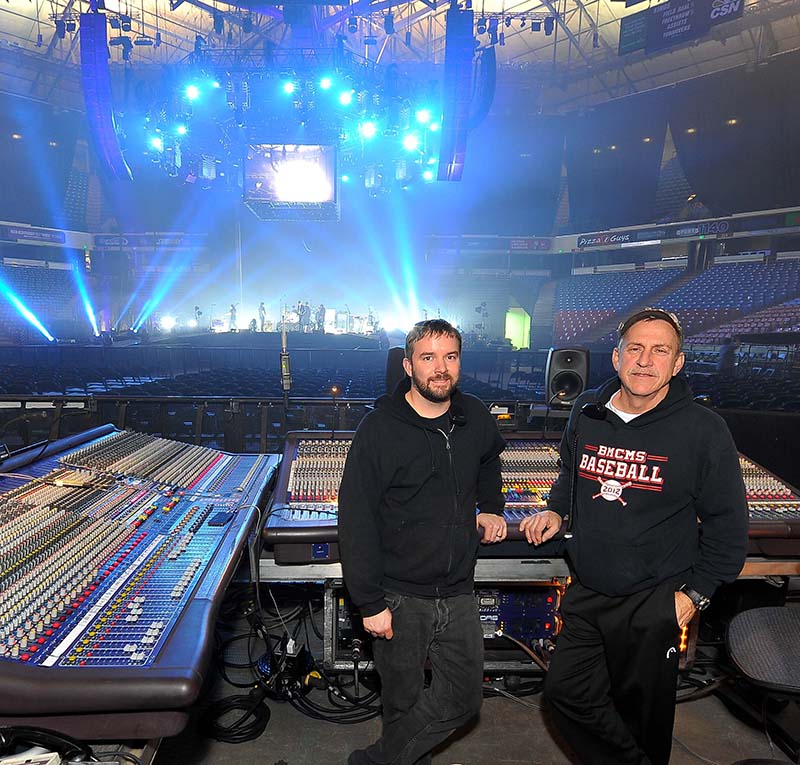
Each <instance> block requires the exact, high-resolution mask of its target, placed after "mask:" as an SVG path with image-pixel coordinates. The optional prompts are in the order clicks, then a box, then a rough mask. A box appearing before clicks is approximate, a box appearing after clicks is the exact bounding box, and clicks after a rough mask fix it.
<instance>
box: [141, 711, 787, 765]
mask: <svg viewBox="0 0 800 765" xmlns="http://www.w3.org/2000/svg"><path fill="white" fill-rule="evenodd" d="M538 702H539V697H538V696H534V697H528V698H526V699H524V704H523V703H521V702H519V701H511V700H508V699H505V698H491V699H487V700H486V702H485V703H484V706H483V711H482V714H481V718H480V721H479V722H478V723H477V724H476V725H475V726H474V727H472V728H471V729H470V730H468V731H465V732H464V733H463V734H462V735H460V736H459V737H457V738H455V739H454V740H453V741H452V742H451V743H450V745H449V746H447V747H446V748H445V749H443V750H442V751H440V752H438V753H436V754H435V755H434V758H433V762H434V765H454V764H455V763H458V764H459V765H485V764H488V763H493V764H494V765H523V764H524V765H568V764H569V762H570V760H569V759H568V758H567V757H566V755H565V754H564V753H563V752H562V751H561V750H560V749H559V748H558V746H557V745H556V743H555V742H554V740H553V738H552V736H551V735H550V733H548V730H547V728H546V726H545V723H544V721H543V718H542V712H541V709H540V707H539V703H538ZM269 706H270V710H271V719H270V721H269V724H268V725H267V728H266V730H265V731H264V733H263V734H262V735H261V737H260V738H258V739H256V740H254V741H249V742H247V743H243V744H226V743H220V742H217V741H212V740H211V739H208V738H205V737H204V736H203V735H202V731H200V730H198V728H197V726H196V723H195V724H194V725H193V726H190V728H188V729H187V730H185V731H184V732H183V733H182V734H181V735H180V736H177V737H175V738H172V739H167V740H165V741H163V742H162V743H161V746H160V748H159V752H158V755H157V757H156V760H155V762H156V763H157V765H234V764H236V765H242V763H260V764H263V765H341V764H342V763H345V762H346V761H347V755H348V753H349V752H350V751H351V750H352V749H354V748H358V747H364V746H366V745H368V744H369V743H370V742H371V741H373V740H374V739H375V738H376V737H377V736H378V734H379V730H380V723H379V721H378V720H371V721H369V722H366V723H360V724H358V725H352V726H339V725H333V724H331V723H326V722H321V721H318V720H312V719H309V718H307V717H305V716H303V715H301V714H300V713H299V712H297V711H296V710H294V709H293V708H292V707H290V706H289V705H288V704H277V703H274V702H270V705H269ZM751 758H774V759H776V760H778V761H780V762H789V761H790V760H789V759H788V758H787V757H786V756H785V755H784V754H783V753H782V752H780V751H778V750H777V749H775V750H771V749H770V745H769V742H768V740H767V738H766V736H765V735H764V734H763V733H762V732H759V731H758V730H755V729H752V728H749V727H747V726H746V725H744V724H743V723H741V722H739V721H738V720H737V719H736V718H735V717H734V716H733V715H731V713H730V712H729V711H728V710H727V709H726V708H725V706H724V705H723V704H722V703H721V702H720V701H719V700H718V699H716V698H714V697H711V696H709V697H706V698H702V699H698V700H697V701H692V702H688V703H684V704H681V705H679V707H678V712H677V721H676V724H675V737H674V745H673V754H672V759H671V763H672V765H699V763H710V764H712V765H730V763H734V762H737V761H739V760H743V759H751Z"/></svg>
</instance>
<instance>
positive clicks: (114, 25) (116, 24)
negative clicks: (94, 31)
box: [108, 16, 119, 29]
mask: <svg viewBox="0 0 800 765" xmlns="http://www.w3.org/2000/svg"><path fill="white" fill-rule="evenodd" d="M108 23H109V24H111V28H112V29H119V16H111V18H109V20H108Z"/></svg>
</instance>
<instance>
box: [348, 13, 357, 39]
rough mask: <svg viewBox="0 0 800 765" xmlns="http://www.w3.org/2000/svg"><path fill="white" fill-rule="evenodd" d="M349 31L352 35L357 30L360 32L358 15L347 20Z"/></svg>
mask: <svg viewBox="0 0 800 765" xmlns="http://www.w3.org/2000/svg"><path fill="white" fill-rule="evenodd" d="M347 31H348V32H349V33H350V34H351V35H354V34H355V33H356V32H358V18H357V17H355V16H351V17H350V18H349V19H348V20H347Z"/></svg>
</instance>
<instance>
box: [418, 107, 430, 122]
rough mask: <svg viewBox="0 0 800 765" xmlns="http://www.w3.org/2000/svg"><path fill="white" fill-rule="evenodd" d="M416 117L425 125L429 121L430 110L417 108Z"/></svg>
mask: <svg viewBox="0 0 800 765" xmlns="http://www.w3.org/2000/svg"><path fill="white" fill-rule="evenodd" d="M416 117H417V122H419V124H420V125H427V124H428V123H429V122H430V121H431V110H430V109H417V114H416Z"/></svg>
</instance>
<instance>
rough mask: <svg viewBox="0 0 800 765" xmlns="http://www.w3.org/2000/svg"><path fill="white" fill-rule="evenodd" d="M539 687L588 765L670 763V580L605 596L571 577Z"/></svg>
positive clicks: (674, 627)
mask: <svg viewBox="0 0 800 765" xmlns="http://www.w3.org/2000/svg"><path fill="white" fill-rule="evenodd" d="M561 616H562V619H563V626H562V629H561V633H560V635H559V637H558V642H557V644H556V650H555V653H554V654H553V660H552V662H551V664H550V671H549V672H548V673H547V679H546V681H545V687H544V693H545V699H546V701H547V702H548V705H549V710H550V713H551V717H552V719H553V722H554V723H555V724H556V726H557V727H558V729H559V731H560V732H561V734H562V735H563V737H564V739H565V741H566V743H567V744H568V745H569V746H570V747H571V748H572V749H573V750H574V752H575V754H576V755H577V756H578V758H579V761H580V762H581V763H585V764H586V765H623V764H625V765H628V764H630V765H668V763H669V755H670V750H671V748H672V727H673V723H674V721H675V689H676V683H677V674H678V644H679V639H680V629H679V627H678V622H677V618H676V615H675V585H674V583H672V582H665V583H663V584H661V585H659V586H658V587H656V588H655V589H651V590H645V591H643V592H637V593H636V594H634V595H626V596H622V597H609V596H607V595H601V594H600V593H597V592H594V591H592V590H589V589H587V588H586V587H583V586H582V585H581V584H580V583H578V582H573V583H572V585H570V587H569V588H568V590H567V592H566V594H565V596H564V600H563V602H562V605H561Z"/></svg>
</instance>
